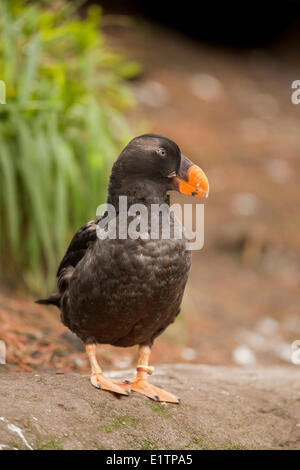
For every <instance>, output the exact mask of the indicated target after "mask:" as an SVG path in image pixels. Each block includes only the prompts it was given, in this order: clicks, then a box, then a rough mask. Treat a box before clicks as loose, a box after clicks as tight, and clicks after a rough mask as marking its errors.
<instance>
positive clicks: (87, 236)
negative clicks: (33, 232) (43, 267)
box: [57, 216, 103, 277]
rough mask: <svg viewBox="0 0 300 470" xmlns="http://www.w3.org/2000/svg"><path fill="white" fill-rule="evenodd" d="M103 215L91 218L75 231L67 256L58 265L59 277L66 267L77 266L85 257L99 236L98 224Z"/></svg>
mask: <svg viewBox="0 0 300 470" xmlns="http://www.w3.org/2000/svg"><path fill="white" fill-rule="evenodd" d="M102 217H103V216H100V217H98V218H96V219H94V220H90V221H89V222H87V223H86V224H84V225H83V226H82V227H80V229H79V230H78V231H77V232H76V233H75V235H74V237H73V238H72V240H71V243H70V245H69V247H68V249H67V251H66V253H65V256H64V257H63V259H62V260H61V263H60V265H59V267H58V270H57V277H59V276H60V274H61V272H62V270H64V269H65V268H68V267H69V266H73V267H75V266H76V265H77V263H78V262H79V261H80V260H81V259H82V258H83V257H84V255H85V253H86V250H87V249H88V247H89V246H90V244H91V243H93V242H94V241H95V240H96V238H97V233H96V229H97V224H98V222H99V221H100V220H101V219H102Z"/></svg>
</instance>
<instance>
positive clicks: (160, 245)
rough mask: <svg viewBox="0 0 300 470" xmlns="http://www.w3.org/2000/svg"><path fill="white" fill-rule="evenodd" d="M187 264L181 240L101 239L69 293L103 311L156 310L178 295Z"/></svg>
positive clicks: (185, 278)
mask: <svg viewBox="0 0 300 470" xmlns="http://www.w3.org/2000/svg"><path fill="white" fill-rule="evenodd" d="M190 263H191V258H190V253H189V252H188V251H187V250H186V249H185V243H184V241H183V240H174V239H169V240H141V239H140V240H105V241H103V240H102V241H101V243H100V242H99V245H98V246H97V242H96V244H95V246H94V247H93V250H91V252H90V253H89V255H88V259H87V260H86V266H85V271H86V276H84V277H79V276H78V277H77V279H76V276H74V289H72V290H73V291H75V290H76V291H77V292H79V291H80V292H81V298H85V299H86V302H87V303H89V304H90V303H91V302H92V303H93V305H94V306H96V305H98V307H101V309H105V310H106V311H112V312H113V311H116V310H117V309H121V310H122V311H123V312H124V313H125V312H126V311H130V310H132V309H133V308H134V309H139V308H141V309H144V310H145V309H152V310H156V309H158V308H163V307H164V306H165V305H167V304H168V303H169V302H170V301H171V300H172V301H173V300H174V298H176V297H177V296H178V295H181V292H182V290H183V289H184V286H185V283H186V280H187V276H188V272H189V269H190ZM82 279H84V285H83V284H82V282H81V280H82Z"/></svg>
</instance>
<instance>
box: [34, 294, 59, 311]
mask: <svg viewBox="0 0 300 470" xmlns="http://www.w3.org/2000/svg"><path fill="white" fill-rule="evenodd" d="M60 298H61V296H60V294H54V295H50V297H48V299H39V300H36V301H35V303H36V304H43V305H56V307H58V308H60Z"/></svg>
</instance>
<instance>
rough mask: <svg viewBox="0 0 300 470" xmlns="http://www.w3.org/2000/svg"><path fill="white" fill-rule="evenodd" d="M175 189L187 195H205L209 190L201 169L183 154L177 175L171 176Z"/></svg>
mask: <svg viewBox="0 0 300 470" xmlns="http://www.w3.org/2000/svg"><path fill="white" fill-rule="evenodd" d="M173 182H174V187H175V189H176V190H177V191H179V192H180V193H182V194H187V195H188V196H196V197H207V196H208V192H209V184H208V179H207V177H206V175H205V173H204V171H203V170H201V168H200V167H199V166H197V165H195V164H194V163H193V162H191V161H190V160H189V159H188V158H186V157H185V156H184V155H181V164H180V168H179V172H178V175H176V176H175V175H174V178H173Z"/></svg>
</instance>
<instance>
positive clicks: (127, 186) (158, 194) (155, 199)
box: [107, 181, 170, 213]
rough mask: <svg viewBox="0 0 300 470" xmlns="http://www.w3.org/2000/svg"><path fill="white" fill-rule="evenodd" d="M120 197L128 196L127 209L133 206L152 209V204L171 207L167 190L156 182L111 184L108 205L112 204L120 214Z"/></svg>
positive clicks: (113, 182)
mask: <svg viewBox="0 0 300 470" xmlns="http://www.w3.org/2000/svg"><path fill="white" fill-rule="evenodd" d="M120 196H126V198H127V207H128V208H129V207H130V206H132V205H133V204H143V205H144V206H146V207H147V208H148V207H151V204H159V205H161V204H167V205H170V198H169V195H168V194H167V193H166V191H165V189H164V188H162V187H161V185H160V184H159V183H156V182H151V181H147V182H143V181H133V182H132V183H131V182H128V181H126V182H123V183H122V182H120V184H116V181H111V182H110V184H109V190H108V198H107V203H108V204H112V205H113V206H114V208H115V210H116V212H117V213H118V211H119V202H120Z"/></svg>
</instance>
